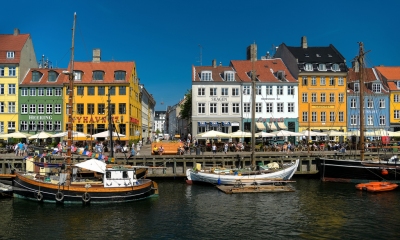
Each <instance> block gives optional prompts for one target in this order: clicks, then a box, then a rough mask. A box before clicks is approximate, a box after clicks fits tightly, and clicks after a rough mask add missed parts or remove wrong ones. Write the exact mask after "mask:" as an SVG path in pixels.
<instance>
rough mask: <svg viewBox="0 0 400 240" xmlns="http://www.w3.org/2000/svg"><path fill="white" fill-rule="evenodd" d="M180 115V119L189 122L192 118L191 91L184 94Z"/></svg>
mask: <svg viewBox="0 0 400 240" xmlns="http://www.w3.org/2000/svg"><path fill="white" fill-rule="evenodd" d="M180 107H181V111H180V113H179V114H180V115H181V118H182V119H185V120H188V121H190V119H191V117H192V89H190V90H188V91H187V92H186V94H185V101H184V102H183V103H182V104H181V106H180Z"/></svg>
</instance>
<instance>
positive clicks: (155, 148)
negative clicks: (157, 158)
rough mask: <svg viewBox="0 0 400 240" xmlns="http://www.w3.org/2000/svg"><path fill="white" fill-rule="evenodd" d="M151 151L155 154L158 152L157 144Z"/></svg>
mask: <svg viewBox="0 0 400 240" xmlns="http://www.w3.org/2000/svg"><path fill="white" fill-rule="evenodd" d="M153 153H154V154H155V155H157V154H158V148H157V146H156V145H154V148H153Z"/></svg>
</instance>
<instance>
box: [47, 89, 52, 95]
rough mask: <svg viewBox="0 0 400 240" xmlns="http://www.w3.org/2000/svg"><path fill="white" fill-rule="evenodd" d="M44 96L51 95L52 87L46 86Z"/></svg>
mask: <svg viewBox="0 0 400 240" xmlns="http://www.w3.org/2000/svg"><path fill="white" fill-rule="evenodd" d="M46 96H53V89H52V88H46Z"/></svg>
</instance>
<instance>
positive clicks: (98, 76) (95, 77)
mask: <svg viewBox="0 0 400 240" xmlns="http://www.w3.org/2000/svg"><path fill="white" fill-rule="evenodd" d="M93 80H104V72H103V71H93Z"/></svg>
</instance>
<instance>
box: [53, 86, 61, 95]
mask: <svg viewBox="0 0 400 240" xmlns="http://www.w3.org/2000/svg"><path fill="white" fill-rule="evenodd" d="M61 93H62V88H55V89H54V96H61Z"/></svg>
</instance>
